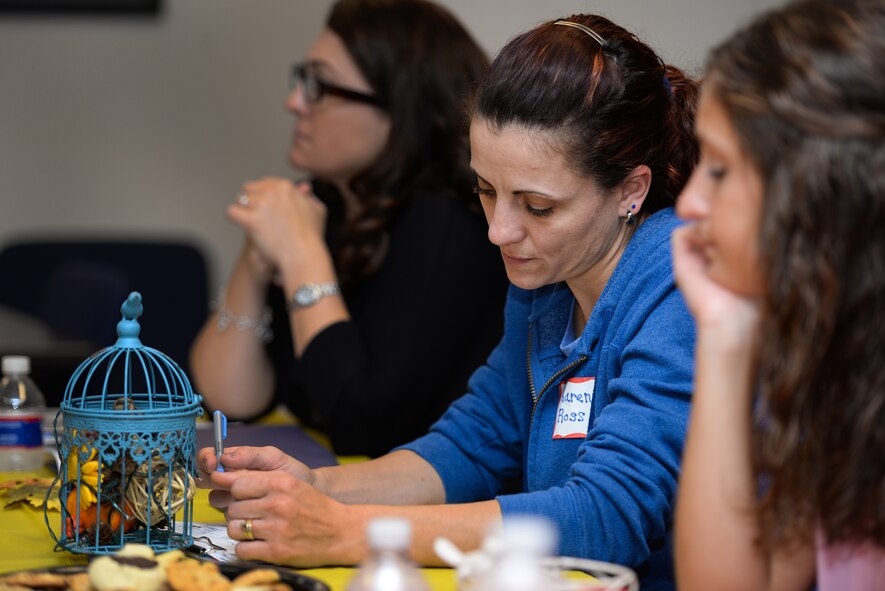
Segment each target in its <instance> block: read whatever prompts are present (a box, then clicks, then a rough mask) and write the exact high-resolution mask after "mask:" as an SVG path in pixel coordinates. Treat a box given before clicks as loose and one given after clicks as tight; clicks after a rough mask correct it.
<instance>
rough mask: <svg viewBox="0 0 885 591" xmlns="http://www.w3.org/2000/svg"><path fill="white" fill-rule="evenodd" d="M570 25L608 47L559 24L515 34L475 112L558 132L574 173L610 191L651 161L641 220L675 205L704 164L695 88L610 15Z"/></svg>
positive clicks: (497, 122) (494, 120)
mask: <svg viewBox="0 0 885 591" xmlns="http://www.w3.org/2000/svg"><path fill="white" fill-rule="evenodd" d="M563 20H567V21H570V22H573V23H578V24H581V25H584V26H587V27H589V28H590V29H592V30H593V31H594V32H596V33H597V34H598V35H599V36H600V37H602V38H603V39H604V40H605V44H604V45H603V44H601V43H599V42H598V41H597V40H595V39H594V38H593V37H591V36H590V35H588V34H586V33H585V32H583V31H581V30H578V29H576V28H573V27H568V26H561V25H556V24H554V22H555V21H550V22H548V23H545V24H543V25H540V26H538V27H536V28H534V29H532V30H530V31H528V32H526V33H523V34H521V35H519V36H517V37H516V38H514V39H513V40H511V41H510V42H509V43H508V44H507V45H506V46H505V47H504V49H502V50H501V52H500V53H499V54H498V56H497V57H496V58H495V59H494V61H493V62H492V65H491V67H490V69H489V71H488V73H487V74H486V76H485V77H484V78H483V81H482V83H481V84H480V87H479V90H478V92H477V95H476V97H475V100H474V107H473V116H474V117H477V118H479V119H481V120H483V121H485V122H486V123H488V124H490V125H492V126H494V127H496V128H499V129H500V128H502V127H504V126H507V125H519V126H524V127H526V128H529V129H536V130H542V131H545V132H552V133H553V134H554V136H555V137H557V138H561V140H560V141H559V142H558V143H557V145H556V146H554V148H556V149H558V150H560V151H561V153H562V154H563V155H564V156H565V158H566V161H567V162H568V163H569V166H570V167H571V169H572V170H573V171H574V172H575V173H576V174H579V175H582V176H586V177H589V178H593V179H594V180H596V182H598V183H599V184H600V185H601V186H602V187H604V188H606V189H611V188H614V187H616V186H617V185H619V184H620V183H621V182H622V181H623V180H624V179H625V178H626V177H627V175H628V174H629V173H630V172H632V171H633V170H634V169H635V168H636V167H637V166H639V165H642V164H645V165H647V166H648V167H649V168H650V169H651V171H652V185H651V189H650V190H649V194H648V196H647V197H646V200H645V204H644V205H643V207H642V213H641V214H640V217H642V216H647V215H649V214H651V213H653V212H655V211H657V210H659V209H661V208H663V207H667V206H669V205H673V203H674V200H675V198H676V196H677V195H679V193H680V191H681V190H682V187H683V185H685V183H686V181H687V180H688V177H689V176H690V175H691V171H692V169H693V168H694V165H695V164H696V163H697V159H698V146H697V142H696V141H695V138H694V132H693V126H694V112H695V106H696V104H697V97H698V86H697V83H696V82H694V81H692V80H691V79H689V78H687V77H686V76H685V75H683V73H682V72H681V71H680V70H679V69H677V68H675V67H672V66H667V65H665V64H664V63H663V61H662V60H661V58H660V57H658V55H657V54H656V53H655V52H654V50H652V49H651V48H650V47H649V46H648V45H646V44H645V43H643V42H642V41H640V40H639V38H637V37H636V35H634V34H632V33H630V32H628V31H627V30H625V29H623V28H622V27H619V26H618V25H616V24H614V23H612V22H611V21H609V20H608V19H605V18H603V17H601V16H594V15H573V16H570V17H568V18H566V19H563Z"/></svg>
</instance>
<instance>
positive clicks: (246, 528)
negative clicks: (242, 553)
mask: <svg viewBox="0 0 885 591" xmlns="http://www.w3.org/2000/svg"><path fill="white" fill-rule="evenodd" d="M243 539H244V540H247V541H252V540H254V539H255V535H254V534H253V533H252V520H251V519H244V520H243Z"/></svg>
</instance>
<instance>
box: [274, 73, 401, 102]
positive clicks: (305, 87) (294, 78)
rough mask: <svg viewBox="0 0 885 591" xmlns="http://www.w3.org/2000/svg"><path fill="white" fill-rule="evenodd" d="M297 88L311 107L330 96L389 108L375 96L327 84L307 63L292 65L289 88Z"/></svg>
mask: <svg viewBox="0 0 885 591" xmlns="http://www.w3.org/2000/svg"><path fill="white" fill-rule="evenodd" d="M297 87H300V88H301V90H302V92H304V98H305V99H306V100H307V102H308V103H310V104H311V105H315V104H316V103H318V102H320V100H322V98H323V97H324V96H326V95H327V94H328V95H332V96H337V97H341V98H343V99H347V100H349V101H356V102H358V103H366V104H367V105H373V106H375V107H379V108H381V109H383V108H385V107H386V106H387V103H386V101H384V100H383V99H381V98H380V97H377V96H375V95H373V94H367V93H365V92H360V91H358V90H351V89H349V88H343V87H341V86H336V85H335V84H330V83H328V82H326V81H325V80H323V79H322V78H320V77H319V76H317V73H316V71H315V70H314V68H312V67H311V66H310V65H309V64H305V63H297V64H292V72H291V73H290V78H289V88H290V89H291V90H295V88H297Z"/></svg>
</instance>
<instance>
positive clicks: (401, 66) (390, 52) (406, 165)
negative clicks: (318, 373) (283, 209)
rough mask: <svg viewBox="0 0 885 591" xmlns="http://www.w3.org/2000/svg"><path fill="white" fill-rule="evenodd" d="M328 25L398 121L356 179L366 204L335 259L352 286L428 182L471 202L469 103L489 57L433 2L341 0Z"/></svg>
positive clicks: (376, 261) (373, 264)
mask: <svg viewBox="0 0 885 591" xmlns="http://www.w3.org/2000/svg"><path fill="white" fill-rule="evenodd" d="M326 25H327V27H328V28H329V29H330V30H331V31H332V32H334V33H335V34H336V35H338V36H339V37H340V38H341V39H342V41H343V42H344V45H345V46H346V48H347V51H348V53H349V54H350V56H351V57H352V58H353V60H354V62H355V63H356V64H357V66H358V67H359V69H360V72H361V73H362V74H363V76H365V78H366V80H367V81H368V83H369V85H370V86H371V87H372V90H373V91H374V93H375V94H376V95H378V96H380V97H381V98H382V99H383V100H384V101H385V102H386V104H387V108H386V111H387V113H388V115H389V117H390V122H391V127H390V136H389V139H388V140H387V145H386V146H385V147H384V148H383V149H382V151H381V154H380V155H379V156H378V158H377V159H376V160H375V161H374V162H373V163H372V164H371V165H370V166H369V167H368V168H367V169H366V170H363V171H362V172H360V173H359V174H357V175H356V176H355V177H354V178H353V179H351V181H350V188H351V189H352V190H353V192H354V193H355V194H356V195H357V196H358V198H359V199H360V202H361V205H362V210H361V211H360V213H359V215H358V217H357V218H356V219H354V220H351V221H350V222H349V223H348V224H347V226H346V227H345V228H344V230H343V233H342V236H341V239H340V246H341V248H340V249H338V250H339V253H338V257H337V260H336V265H337V267H338V273H339V277H340V278H341V280H342V282H349V281H352V280H353V279H356V278H359V277H364V276H368V275H371V274H372V273H374V272H375V271H377V269H378V268H379V267H380V263H381V262H382V261H383V257H379V256H378V253H379V252H384V251H385V247H386V241H387V232H388V228H389V227H390V225H391V223H392V222H393V220H394V218H395V216H396V214H397V212H398V211H399V210H401V209H402V208H403V206H404V205H406V204H407V203H408V201H409V200H410V199H411V198H412V196H413V195H414V194H415V192H416V191H419V190H421V187H431V188H433V189H434V190H437V191H438V190H439V189H440V188H442V187H450V188H452V189H453V190H454V192H456V193H457V195H458V196H459V198H461V199H463V200H464V202H465V203H467V202H468V200H470V201H472V199H471V186H472V183H473V181H472V177H471V175H470V157H469V142H468V136H467V128H468V121H467V119H466V117H465V116H464V100H465V97H466V96H468V95H469V94H470V93H471V92H472V91H473V90H474V89H475V86H476V84H477V83H478V81H479V78H480V77H481V76H482V75H483V73H484V72H485V70H486V68H487V67H488V58H487V57H486V55H485V53H483V51H482V49H481V48H480V47H479V46H478V45H477V44H476V42H475V41H474V40H473V38H472V37H471V36H470V34H469V33H468V32H467V30H466V29H465V28H464V27H463V26H462V25H461V23H459V22H458V20H457V19H455V17H454V16H453V15H452V14H451V13H450V12H449V11H447V10H446V9H444V8H442V7H440V6H438V5H436V4H433V3H431V2H428V1H426V0H339V1H338V2H336V3H335V5H334V6H333V7H332V10H331V13H330V14H329V17H328V20H327V23H326ZM477 213H478V212H477Z"/></svg>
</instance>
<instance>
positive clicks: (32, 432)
mask: <svg viewBox="0 0 885 591" xmlns="http://www.w3.org/2000/svg"><path fill="white" fill-rule="evenodd" d="M42 446H43V432H42V430H41V418H40V417H15V418H11V417H0V447H24V448H35V447H42Z"/></svg>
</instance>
